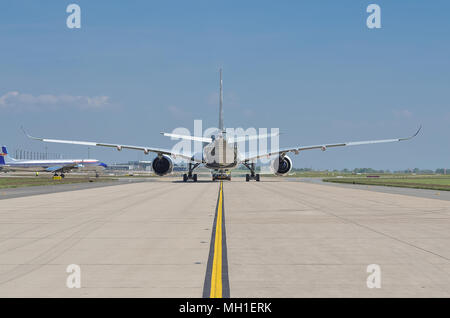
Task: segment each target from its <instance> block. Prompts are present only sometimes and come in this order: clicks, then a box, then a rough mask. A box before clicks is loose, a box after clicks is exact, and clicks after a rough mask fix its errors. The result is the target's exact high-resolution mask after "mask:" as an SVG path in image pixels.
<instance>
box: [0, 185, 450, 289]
mask: <svg viewBox="0 0 450 318" xmlns="http://www.w3.org/2000/svg"><path fill="white" fill-rule="evenodd" d="M218 193H219V183H218V182H215V183H213V182H198V183H186V184H185V183H182V182H174V179H169V178H163V179H161V180H160V181H158V182H140V183H131V184H123V185H115V186H108V187H100V188H92V189H85V190H76V191H70V192H59V193H48V194H41V195H34V196H28V197H19V198H9V199H5V200H1V201H0V297H29V296H37V297H202V295H203V294H204V287H205V286H206V285H207V284H205V282H206V283H208V282H209V279H210V277H209V276H208V271H207V266H210V265H209V263H211V264H212V266H213V268H217V267H214V266H216V265H217V264H216V263H217V262H218V263H220V264H219V265H220V266H221V267H222V268H223V269H226V270H227V273H226V274H224V275H222V276H220V272H219V273H217V271H216V274H217V275H216V274H214V275H215V276H214V275H213V276H214V277H218V279H220V280H224V281H223V285H224V286H225V285H227V284H225V280H227V282H226V283H228V288H229V291H228V292H229V295H230V296H231V297H394V296H397V297H449V296H450V202H449V201H445V200H439V199H431V198H423V197H413V196H405V195H399V194H388V193H381V192H375V191H366V190H360V189H350V188H343V187H331V186H325V185H321V184H314V183H306V182H287V181H284V180H283V179H275V178H267V179H263V181H262V182H259V183H257V182H250V183H246V182H244V181H243V179H240V178H235V179H234V180H233V181H232V182H224V183H223V197H222V199H223V202H222V206H221V208H222V209H223V210H221V211H223V215H221V214H217V211H218V210H219V208H218V207H219V206H220V205H219V202H218V201H219V200H220V197H221V196H220V195H219V196H218ZM217 216H219V218H217ZM221 216H223V226H222V227H220V226H219V224H220V223H221V222H222V218H221ZM221 228H222V229H223V230H224V231H223V232H222V231H220V230H219V229H221ZM216 233H217V234H216ZM222 233H223V234H222ZM225 233H226V234H225ZM212 234H213V235H212ZM220 235H223V237H219V236H220ZM225 235H226V239H225ZM218 240H219V241H220V242H221V244H214V241H216V242H218ZM211 243H213V244H211ZM219 252H220V254H217V253H219ZM216 254H217V255H220V256H221V257H216ZM223 255H226V257H225V256H223ZM70 264H77V265H79V266H80V268H81V288H79V289H77V288H73V289H70V288H67V287H66V280H67V277H68V276H69V274H68V273H66V268H67V266H68V265H70ZM369 264H377V265H379V266H380V268H381V288H379V289H378V288H374V289H369V288H367V285H366V280H367V277H368V276H369V273H367V272H366V269H367V266H368V265H369ZM223 273H225V271H224V272H223ZM213 285H217V286H222V284H220V285H218V284H217V282H216V283H214V284H211V286H213ZM220 288H222V287H220ZM224 295H225V293H224Z"/></svg>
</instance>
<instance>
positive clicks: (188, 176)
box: [183, 163, 200, 182]
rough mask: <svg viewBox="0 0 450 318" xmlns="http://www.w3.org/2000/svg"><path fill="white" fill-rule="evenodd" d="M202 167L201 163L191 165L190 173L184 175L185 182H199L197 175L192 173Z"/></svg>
mask: <svg viewBox="0 0 450 318" xmlns="http://www.w3.org/2000/svg"><path fill="white" fill-rule="evenodd" d="M199 165H200V163H194V164H192V163H189V172H188V173H187V174H186V173H185V174H183V182H187V181H188V180H192V181H194V182H197V174H196V173H194V174H193V173H192V172H193V171H194V169H195V168H197V167H198V166H199Z"/></svg>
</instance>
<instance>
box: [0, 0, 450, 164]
mask: <svg viewBox="0 0 450 318" xmlns="http://www.w3.org/2000/svg"><path fill="white" fill-rule="evenodd" d="M70 3H77V4H79V5H80V7H81V10H82V13H81V15H82V22H81V23H82V28H81V29H78V30H70V29H68V28H67V27H66V23H65V21H66V18H67V16H68V14H67V13H66V7H67V5H68V4H70ZM370 3H376V4H378V5H380V7H381V10H382V11H381V19H382V28H381V29H378V30H370V29H368V28H367V27H366V24H365V21H366V18H367V16H368V13H366V7H367V6H368V5H369V4H370ZM449 12H450V3H449V2H448V1H433V2H427V1H394V0H390V1H351V0H343V1H331V0H330V1H277V2H275V1H261V0H258V1H164V2H161V1H127V2H125V1H100V0H96V1H84V0H78V1H75V0H72V1H61V0H58V1H56V0H55V1H20V0H15V1H2V2H1V4H0V41H1V46H0V61H1V64H0V65H1V67H0V74H1V76H0V112H1V118H2V126H3V130H2V131H3V133H2V138H1V143H2V144H5V145H7V146H9V149H10V151H13V150H14V149H15V148H24V149H29V150H33V151H42V150H43V149H44V145H43V144H41V143H37V142H32V141H30V140H27V139H26V138H25V137H24V136H23V134H22V133H21V131H20V126H21V125H24V126H25V127H26V128H27V129H28V130H29V131H30V132H32V133H33V134H35V135H43V136H48V137H55V138H66V139H78V140H94V141H103V142H117V143H124V144H136V145H148V146H156V147H167V148H170V147H171V146H172V145H173V144H174V143H175V142H174V141H171V140H170V139H167V138H165V137H162V136H161V135H160V134H159V132H160V131H172V129H174V128H177V127H187V128H189V129H193V120H194V119H203V121H204V126H207V127H210V126H214V125H217V111H218V105H217V94H218V93H217V90H218V69H219V67H220V66H222V67H223V69H224V90H225V92H224V107H225V125H226V126H228V127H244V128H247V127H257V128H259V127H268V128H270V127H278V128H280V130H281V131H282V133H283V135H282V136H281V140H280V143H281V146H294V145H306V144H317V143H324V142H341V141H349V140H364V139H377V138H391V137H402V136H404V135H409V134H411V133H413V132H414V130H415V129H416V128H417V127H418V125H419V124H422V125H423V132H422V134H421V135H420V136H418V137H417V139H415V140H413V141H411V142H406V143H398V144H386V145H375V146H361V147H353V148H347V149H333V150H330V151H327V152H325V153H322V152H321V151H310V152H304V153H302V154H300V155H299V156H293V159H294V164H295V166H296V167H313V168H318V169H319V168H320V169H335V168H337V169H341V168H354V167H373V168H378V169H403V168H414V167H419V168H433V169H434V168H438V167H450V147H449V146H450V143H449V136H450V107H449V106H450V102H449V100H450V77H449V74H450V60H449V56H450V41H449V38H450V20H449V19H448V13H449ZM2 101H3V103H2ZM47 146H48V148H49V151H52V152H62V153H65V154H70V155H73V156H83V157H85V156H86V155H87V149H86V148H85V147H82V146H69V145H47ZM91 154H92V157H96V158H98V159H101V160H105V161H107V162H113V161H126V160H136V159H148V157H146V156H144V155H143V154H141V153H139V152H133V151H123V152H121V153H118V152H117V151H113V150H110V149H99V148H96V149H91Z"/></svg>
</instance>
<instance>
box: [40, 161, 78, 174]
mask: <svg viewBox="0 0 450 318" xmlns="http://www.w3.org/2000/svg"><path fill="white" fill-rule="evenodd" d="M77 166H78V164H77V163H71V164H68V165H64V166H53V167H48V168H47V169H45V170H46V171H47V172H67V171H70V170H72V169H75V168H76V167H77Z"/></svg>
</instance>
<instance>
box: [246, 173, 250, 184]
mask: <svg viewBox="0 0 450 318" xmlns="http://www.w3.org/2000/svg"><path fill="white" fill-rule="evenodd" d="M249 181H250V175H249V174H248V173H247V174H246V175H245V182H249Z"/></svg>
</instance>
